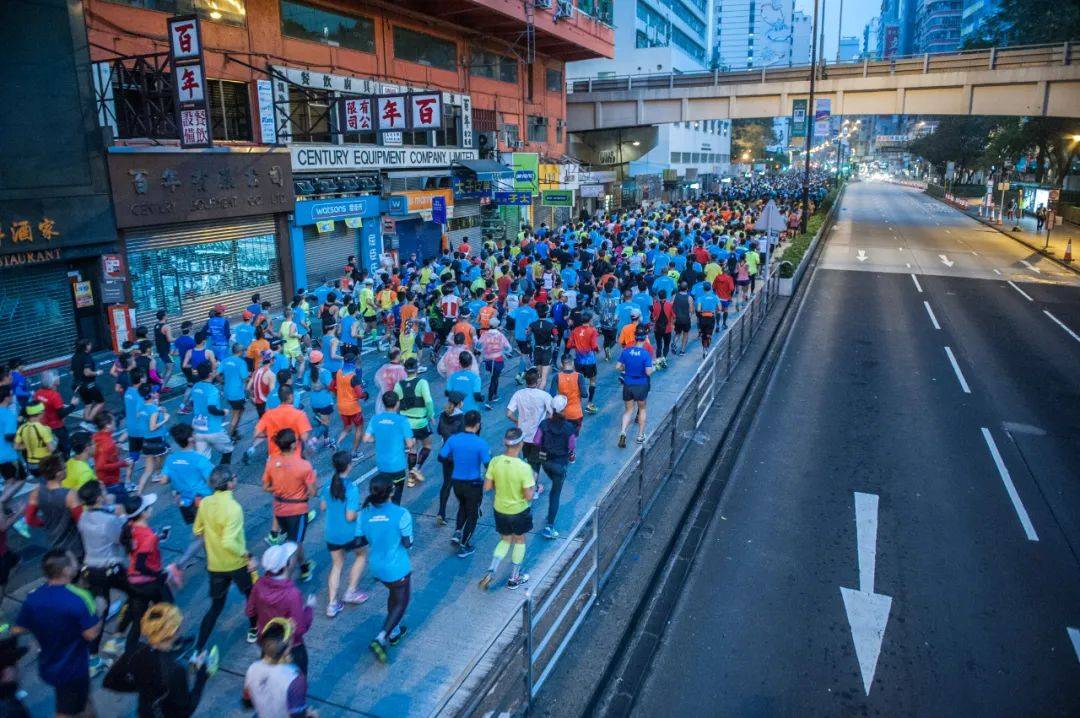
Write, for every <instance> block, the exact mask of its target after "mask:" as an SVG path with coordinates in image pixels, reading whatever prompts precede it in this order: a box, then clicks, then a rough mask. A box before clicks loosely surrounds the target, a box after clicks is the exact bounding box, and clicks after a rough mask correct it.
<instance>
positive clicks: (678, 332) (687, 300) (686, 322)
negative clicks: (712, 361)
mask: <svg viewBox="0 0 1080 718" xmlns="http://www.w3.org/2000/svg"><path fill="white" fill-rule="evenodd" d="M717 269H718V270H719V268H717ZM719 276H726V275H724V274H722V273H719ZM688 289H689V286H688V285H687V283H686V282H680V283H679V293H678V294H676V295H675V298H674V299H673V300H672V301H671V309H672V312H673V313H674V315H675V353H676V354H679V355H684V354H686V345H687V343H688V342H689V341H690V318H691V317H693V316H694V299H693V297H691V296H690V294H689V292H688V291H687V290H688Z"/></svg>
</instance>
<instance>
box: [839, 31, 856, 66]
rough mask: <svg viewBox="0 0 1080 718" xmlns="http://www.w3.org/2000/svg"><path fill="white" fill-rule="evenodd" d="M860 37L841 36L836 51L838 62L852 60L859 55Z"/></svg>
mask: <svg viewBox="0 0 1080 718" xmlns="http://www.w3.org/2000/svg"><path fill="white" fill-rule="evenodd" d="M859 45H860V42H859V38H857V37H855V36H854V35H845V36H844V37H841V38H840V44H839V46H838V47H837V51H836V61H837V62H852V61H853V60H856V59H858V57H859Z"/></svg>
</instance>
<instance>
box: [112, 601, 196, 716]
mask: <svg viewBox="0 0 1080 718" xmlns="http://www.w3.org/2000/svg"><path fill="white" fill-rule="evenodd" d="M183 622H184V616H183V614H182V613H181V612H180V609H179V608H177V607H176V606H174V605H173V604H172V603H158V604H155V605H154V606H152V607H151V608H150V609H149V610H148V611H147V612H146V614H145V615H144V616H143V618H142V624H141V626H140V629H141V632H142V635H143V636H144V637H145V638H146V643H144V644H142V645H140V646H139V648H138V649H137V650H136V651H135V652H134V653H132V654H131V656H130V657H129V659H128V665H129V666H130V673H129V674H128V676H129V677H130V683H128V684H126V685H124V686H123V687H121V686H116V687H115V688H114V690H129V691H132V692H137V693H138V694H139V705H138V709H137V711H138V715H139V716H163V717H167V718H187V716H191V715H194V714H195V711H196V710H197V709H198V707H199V701H200V700H201V699H202V693H203V689H204V688H205V686H206V681H207V679H209V678H210V676H212V675H214V673H216V672H217V666H216V665H213V664H211V662H209V661H203V662H201V663H199V664H198V666H197V668H196V670H195V681H194V684H193V685H189V684H188V675H187V668H186V667H185V666H184V665H183V664H182V663H180V662H179V661H178V660H177V659H176V656H177V653H178V652H179V649H178V647H179V645H180V644H181V643H182V641H183V639H182V638H181V637H180V626H181V625H182V624H183ZM128 676H125V679H126V678H127V677H128ZM110 687H111V686H110Z"/></svg>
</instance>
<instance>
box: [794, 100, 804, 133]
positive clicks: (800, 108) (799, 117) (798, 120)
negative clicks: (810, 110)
mask: <svg viewBox="0 0 1080 718" xmlns="http://www.w3.org/2000/svg"><path fill="white" fill-rule="evenodd" d="M806 103H807V100H793V101H792V103H791V136H792V137H806Z"/></svg>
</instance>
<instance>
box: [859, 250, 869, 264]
mask: <svg viewBox="0 0 1080 718" xmlns="http://www.w3.org/2000/svg"><path fill="white" fill-rule="evenodd" d="M855 259H857V260H859V261H860V262H865V261H866V260H868V259H870V258H869V257H867V256H866V250H865V249H860V250H859V254H858V256H857V257H855Z"/></svg>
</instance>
